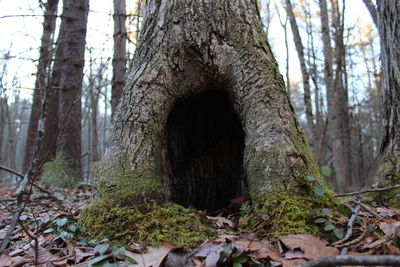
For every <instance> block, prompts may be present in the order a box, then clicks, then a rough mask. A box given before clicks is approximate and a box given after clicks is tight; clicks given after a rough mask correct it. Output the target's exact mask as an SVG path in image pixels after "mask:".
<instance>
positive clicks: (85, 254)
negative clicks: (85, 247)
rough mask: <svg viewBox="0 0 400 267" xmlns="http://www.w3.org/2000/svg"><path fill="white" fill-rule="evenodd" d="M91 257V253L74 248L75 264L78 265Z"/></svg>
mask: <svg viewBox="0 0 400 267" xmlns="http://www.w3.org/2000/svg"><path fill="white" fill-rule="evenodd" d="M93 255H94V253H93V252H83V251H82V250H81V249H79V248H75V261H76V262H75V263H80V262H82V261H83V260H84V259H86V258H88V257H90V256H93Z"/></svg>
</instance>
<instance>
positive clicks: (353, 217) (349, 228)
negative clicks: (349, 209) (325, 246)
mask: <svg viewBox="0 0 400 267" xmlns="http://www.w3.org/2000/svg"><path fill="white" fill-rule="evenodd" d="M360 209H361V206H360V205H357V206H356V207H355V208H354V209H353V214H351V217H350V220H349V221H348V223H347V232H346V235H345V236H344V238H342V239H340V240H339V241H337V242H335V243H334V244H333V245H334V246H337V245H340V244H342V243H344V242H345V241H347V240H348V239H349V238H350V237H351V234H352V233H353V224H354V221H355V220H356V218H357V215H358V212H359V211H360Z"/></svg>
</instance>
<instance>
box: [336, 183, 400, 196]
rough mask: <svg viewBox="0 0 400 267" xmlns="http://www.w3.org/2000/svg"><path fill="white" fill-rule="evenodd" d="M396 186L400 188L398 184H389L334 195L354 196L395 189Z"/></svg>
mask: <svg viewBox="0 0 400 267" xmlns="http://www.w3.org/2000/svg"><path fill="white" fill-rule="evenodd" d="M397 188H400V184H398V185H394V186H389V187H383V188H375V189H368V190H364V191H360V192H350V193H343V194H336V195H335V197H349V196H356V195H362V194H366V193H372V192H383V191H388V190H392V189H397Z"/></svg>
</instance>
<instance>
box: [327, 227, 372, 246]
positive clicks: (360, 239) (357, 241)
mask: <svg viewBox="0 0 400 267" xmlns="http://www.w3.org/2000/svg"><path fill="white" fill-rule="evenodd" d="M367 234H368V230H364V232H363V233H362V234H361V235H360V236H359V237H357V238H356V239H353V240H351V241H348V242H346V243H343V244H338V245H336V246H335V247H337V248H344V247H350V246H352V245H355V244H357V243H359V242H361V241H362V240H363V239H364V238H365V237H366V236H367Z"/></svg>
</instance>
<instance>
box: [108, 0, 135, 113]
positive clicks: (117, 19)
mask: <svg viewBox="0 0 400 267" xmlns="http://www.w3.org/2000/svg"><path fill="white" fill-rule="evenodd" d="M139 6H140V4H139ZM138 15H139V14H138ZM113 17H114V56H113V61H112V65H113V78H112V89H111V116H112V117H113V116H114V113H115V108H116V106H117V104H118V101H119V99H120V98H121V95H122V92H123V87H124V83H125V76H126V63H127V58H126V37H127V33H126V25H125V21H126V0H114V16H113Z"/></svg>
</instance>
